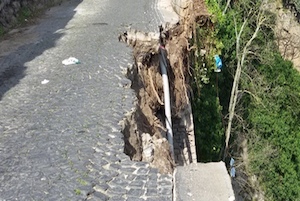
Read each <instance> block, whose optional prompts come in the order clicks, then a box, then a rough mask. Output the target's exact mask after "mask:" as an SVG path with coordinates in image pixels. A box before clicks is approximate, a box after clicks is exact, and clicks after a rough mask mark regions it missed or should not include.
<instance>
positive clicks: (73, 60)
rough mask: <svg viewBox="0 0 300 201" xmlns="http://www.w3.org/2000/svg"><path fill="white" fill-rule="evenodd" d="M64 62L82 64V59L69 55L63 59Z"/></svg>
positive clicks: (66, 63) (65, 63)
mask: <svg viewBox="0 0 300 201" xmlns="http://www.w3.org/2000/svg"><path fill="white" fill-rule="evenodd" d="M62 64H64V65H66V66H67V65H72V64H80V61H79V60H78V59H76V58H75V57H69V58H68V59H65V60H63V61H62Z"/></svg>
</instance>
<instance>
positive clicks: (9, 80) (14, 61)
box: [0, 0, 82, 100]
mask: <svg viewBox="0 0 300 201" xmlns="http://www.w3.org/2000/svg"><path fill="white" fill-rule="evenodd" d="M81 2H82V0H72V1H66V2H64V3H63V4H61V5H60V6H57V7H53V8H52V9H49V11H48V12H47V13H46V16H42V19H41V20H39V21H38V22H37V24H36V26H35V28H34V29H33V30H32V31H33V33H31V34H37V35H38V36H37V37H35V39H34V40H32V41H30V42H29V43H28V41H24V44H23V45H19V46H18V47H17V48H15V49H14V50H12V51H10V52H9V53H8V54H7V55H4V56H0V100H2V98H3V95H4V94H5V93H6V92H8V91H9V90H10V89H11V88H13V87H14V86H16V85H17V84H19V82H20V80H21V79H23V78H24V77H25V76H26V69H27V67H26V65H25V63H27V62H29V61H32V60H34V59H35V58H36V57H38V56H39V55H41V54H43V52H44V51H46V50H48V49H50V48H52V47H54V46H55V44H56V41H57V40H58V39H60V38H61V37H62V36H63V35H64V34H63V33H58V32H57V31H58V30H60V29H63V28H65V26H66V25H67V23H68V22H69V21H70V20H71V19H72V18H73V16H74V15H75V13H76V11H75V10H74V9H75V8H76V7H77V6H78V4H80V3H81ZM49 17H51V18H54V20H53V21H52V23H51V25H49V22H47V24H43V23H45V20H47V19H44V18H48V19H49ZM14 37H22V33H19V34H18V35H15V36H12V37H10V38H8V37H7V39H6V42H8V44H9V43H10V41H13V40H14ZM7 40H8V41H7ZM37 41H41V42H37ZM2 42H3V41H2ZM0 45H1V43H0ZM0 48H2V52H3V51H4V52H5V50H3V48H5V46H4V47H1V46H0Z"/></svg>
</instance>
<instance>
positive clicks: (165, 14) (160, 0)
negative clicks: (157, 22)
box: [156, 0, 180, 24]
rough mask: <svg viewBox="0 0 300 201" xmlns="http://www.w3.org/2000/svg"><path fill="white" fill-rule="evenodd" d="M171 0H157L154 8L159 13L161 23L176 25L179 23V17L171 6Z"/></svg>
mask: <svg viewBox="0 0 300 201" xmlns="http://www.w3.org/2000/svg"><path fill="white" fill-rule="evenodd" d="M172 1H173V0H157V1H156V6H157V10H158V11H159V12H160V14H161V16H162V18H163V23H170V24H176V23H177V22H179V20H180V17H179V14H178V13H177V12H176V10H175V8H174V7H173V6H172V4H173V2H172Z"/></svg>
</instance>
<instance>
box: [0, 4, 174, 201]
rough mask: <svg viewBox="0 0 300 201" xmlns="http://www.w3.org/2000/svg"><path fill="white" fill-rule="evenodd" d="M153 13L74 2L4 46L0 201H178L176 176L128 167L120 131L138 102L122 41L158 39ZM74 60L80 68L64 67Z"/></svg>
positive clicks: (0, 61)
mask: <svg viewBox="0 0 300 201" xmlns="http://www.w3.org/2000/svg"><path fill="white" fill-rule="evenodd" d="M154 5H155V1H154V0H138V1H137V0H124V1H120V0H93V1H79V0H71V1H68V2H67V3H64V4H63V5H61V6H59V7H56V8H53V9H51V10H50V11H49V12H48V14H47V15H46V16H44V17H43V19H42V20H41V21H40V23H38V24H37V25H34V26H31V27H28V28H26V29H23V32H22V33H21V35H20V34H15V35H14V36H11V39H10V41H4V42H2V43H1V44H2V45H1V48H2V49H1V51H0V53H1V54H0V55H1V56H0V84H1V87H0V114H1V115H0V200H1V201H4V200H24V201H29V200H53V201H58V200H64V201H67V200H72V201H73V200H118V201H120V200H128V201H129V200H132V201H134V200H156V201H163V200H172V183H173V182H172V176H171V175H161V174H159V173H158V172H157V170H156V169H152V168H150V167H149V166H148V164H146V163H142V162H132V161H130V159H129V157H128V156H126V155H125V154H124V153H123V146H124V142H123V135H122V134H121V133H120V126H119V125H118V122H119V121H120V120H121V119H122V118H123V117H124V114H125V113H126V112H128V111H130V109H131V108H132V107H133V101H134V93H133V91H132V90H130V89H126V88H123V86H125V85H127V84H128V83H129V81H128V80H127V79H125V78H124V77H123V75H122V73H121V67H127V65H128V63H131V62H132V61H131V50H130V49H129V48H127V47H125V45H124V44H121V43H119V42H118V41H117V35H118V34H119V32H121V31H123V30H125V28H126V27H127V26H132V27H133V28H138V29H142V30H151V31H154V30H155V29H156V26H157V25H158V23H159V22H160V20H159V17H158V15H157V14H155V13H156V11H155V9H154ZM17 37H19V38H20V37H22V38H23V39H24V41H25V42H24V44H23V45H21V46H17V48H16V49H14V44H15V43H16V42H17V41H18V38H17ZM25 39H26V40H25ZM5 43H6V44H7V43H8V44H11V47H10V46H9V48H7V47H8V46H6V48H7V49H6V51H9V52H5V51H4V50H3V47H4V46H3V44H5ZM70 56H73V57H76V58H78V59H79V60H80V61H81V63H80V64H77V65H70V66H63V65H62V63H61V62H62V60H64V59H66V58H68V57H70ZM44 79H47V80H49V83H47V84H42V83H41V82H42V81H43V80H44Z"/></svg>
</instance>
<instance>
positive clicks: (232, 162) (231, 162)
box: [229, 158, 234, 167]
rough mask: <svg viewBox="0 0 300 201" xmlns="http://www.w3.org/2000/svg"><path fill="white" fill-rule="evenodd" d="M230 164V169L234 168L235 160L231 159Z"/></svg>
mask: <svg viewBox="0 0 300 201" xmlns="http://www.w3.org/2000/svg"><path fill="white" fill-rule="evenodd" d="M229 164H230V167H232V166H233V165H234V159H233V158H231V159H230V163H229Z"/></svg>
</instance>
